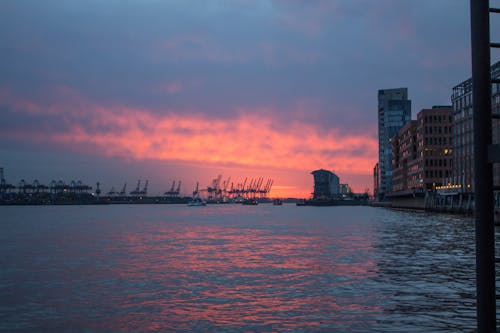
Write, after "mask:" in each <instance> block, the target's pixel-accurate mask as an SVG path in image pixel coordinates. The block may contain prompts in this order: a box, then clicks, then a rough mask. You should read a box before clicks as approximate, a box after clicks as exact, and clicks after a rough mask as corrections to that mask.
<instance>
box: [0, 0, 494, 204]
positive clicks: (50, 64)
mask: <svg viewBox="0 0 500 333" xmlns="http://www.w3.org/2000/svg"><path fill="white" fill-rule="evenodd" d="M492 31H493V30H492ZM0 50H1V51H0V52H1V59H2V61H0V167H3V168H4V173H5V178H6V180H7V182H9V183H13V184H17V182H18V181H20V180H21V179H24V180H26V181H28V182H32V181H33V180H35V179H38V180H39V181H40V182H41V183H45V184H48V183H50V181H51V180H53V179H55V180H59V179H62V180H64V181H66V182H70V181H71V180H82V181H84V182H85V183H87V184H90V185H92V186H94V187H95V183H96V182H100V184H101V189H102V190H103V191H104V192H106V191H108V190H109V189H110V188H111V187H115V189H119V188H121V187H122V186H123V184H124V183H125V182H127V184H128V185H127V186H128V189H129V190H132V189H133V188H134V187H135V185H136V183H137V181H138V180H139V179H140V180H142V182H144V181H145V180H146V179H148V180H149V193H150V194H159V193H162V192H164V191H167V190H168V189H169V188H170V186H171V183H172V181H174V180H176V181H178V180H181V181H182V182H183V185H182V192H183V193H184V194H189V193H191V192H192V190H193V189H194V186H195V184H196V182H199V183H200V187H206V186H208V185H209V184H210V183H211V180H212V179H213V178H216V177H217V176H218V175H219V174H221V175H222V176H223V179H227V178H228V177H231V180H232V181H233V182H234V183H237V182H243V181H244V179H245V178H246V177H248V178H249V179H250V178H252V177H254V178H257V177H264V178H265V179H273V180H274V185H273V190H272V192H271V195H272V196H280V197H308V196H309V195H310V192H311V191H312V187H313V178H312V175H311V174H310V172H311V171H313V170H316V169H321V168H323V169H327V170H331V171H333V172H335V173H336V174H337V175H338V176H339V177H340V181H341V183H348V184H349V185H350V186H351V187H352V188H353V190H354V191H355V192H364V191H365V190H367V189H368V190H369V191H370V192H371V191H372V188H373V179H372V173H373V166H374V165H375V163H376V162H377V159H378V142H377V92H378V90H379V89H387V88H399V87H407V88H408V92H409V98H410V99H411V100H412V113H413V117H415V116H416V114H417V112H418V111H419V110H421V109H423V108H430V107H432V106H433V105H449V104H450V95H451V90H452V88H453V86H455V85H457V84H459V83H460V82H462V81H464V80H466V79H468V78H469V77H470V73H471V72H470V32H469V1H466V0H438V1H437V0H418V1H416V0H378V1H373V0H356V1H348V0H203V1H202V0H176V1H174V0H172V1H169V0H161V1H160V0H142V1H139V0H136V1H131V0H107V1H102V0H85V1H83V0H79V1H77V0H65V1H59V0H57V1H54V0H45V1H38V0H22V1H19V0H2V1H1V2H0Z"/></svg>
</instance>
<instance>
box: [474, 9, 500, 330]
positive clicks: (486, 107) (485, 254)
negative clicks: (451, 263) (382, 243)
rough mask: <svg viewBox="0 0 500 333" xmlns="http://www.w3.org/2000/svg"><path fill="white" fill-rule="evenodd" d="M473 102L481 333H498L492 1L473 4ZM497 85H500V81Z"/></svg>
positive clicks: (499, 154)
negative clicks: (492, 101)
mask: <svg viewBox="0 0 500 333" xmlns="http://www.w3.org/2000/svg"><path fill="white" fill-rule="evenodd" d="M470 10H471V13H470V17H471V44H472V45H471V50H472V102H473V105H472V107H473V129H474V136H473V138H474V150H473V152H474V182H475V193H474V195H475V203H474V216H475V224H476V228H475V229H476V290H477V332H478V333H491V332H495V331H496V287H495V261H496V259H495V227H494V211H493V210H494V202H493V200H494V194H493V190H494V188H493V163H499V162H500V146H499V145H498V144H497V145H492V117H495V118H496V119H498V118H500V117H498V116H497V115H496V114H492V110H491V91H492V89H491V84H492V79H491V72H490V64H491V48H500V43H492V42H491V41H490V13H500V9H498V8H490V3H489V0H470ZM494 81H495V82H493V83H495V84H498V83H500V81H499V80H498V79H495V80H494Z"/></svg>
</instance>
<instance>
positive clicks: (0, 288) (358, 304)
mask: <svg viewBox="0 0 500 333" xmlns="http://www.w3.org/2000/svg"><path fill="white" fill-rule="evenodd" d="M0 217H1V219H0V253H1V256H0V267H1V268H0V331H2V332H154V331H160V332H189V331H194V332H283V331H287V332H288V331H291V332H470V331H473V329H474V327H475V302H474V293H475V291H474V290H475V282H474V276H475V273H474V239H473V221H472V220H471V219H467V218H463V217H455V216H446V215H432V214H425V213H411V212H397V211H390V210H386V209H383V208H371V207H296V206H292V205H284V206H272V205H259V206H241V205H219V206H217V205H213V206H207V207H187V206H180V205H179V206H178V205H151V206H150V205H136V206H81V207H80V206H59V207H58V206H40V207H0Z"/></svg>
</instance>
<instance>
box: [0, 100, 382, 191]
mask: <svg viewBox="0 0 500 333" xmlns="http://www.w3.org/2000/svg"><path fill="white" fill-rule="evenodd" d="M4 97H5V94H4ZM63 100H66V102H61V103H60V104H52V105H50V106H44V105H40V104H37V103H34V102H30V101H23V100H19V99H16V100H15V101H14V102H13V103H11V104H12V105H15V107H16V108H18V109H19V110H24V111H27V112H30V113H37V114H43V113H46V114H51V115H54V114H60V115H64V117H65V119H66V122H67V123H69V126H68V127H66V128H60V129H59V128H55V129H54V130H52V131H50V132H49V133H44V134H43V135H39V136H38V137H37V139H38V140H44V141H47V142H52V143H57V144H61V145H63V146H66V147H71V148H72V149H76V150H79V149H84V150H89V149H91V150H92V151H93V152H95V153H98V154H101V155H104V156H108V157H122V158H128V159H138V160H145V159H151V160H164V161H186V162H197V163H200V164H204V163H208V164H215V165H235V166H242V167H251V168H260V169H265V170H268V169H272V170H284V169H286V170H291V171H302V172H304V174H306V175H307V177H308V179H309V178H311V176H310V175H308V173H309V171H311V170H314V169H318V168H326V169H330V170H333V171H334V172H336V173H337V174H338V175H339V176H340V177H341V180H342V179H346V177H348V178H349V176H351V178H352V177H353V176H355V175H364V176H368V175H371V170H372V168H373V164H374V161H375V160H376V154H377V142H376V140H375V139H374V138H373V137H372V136H370V135H345V134H342V133H341V131H340V130H338V129H336V128H332V129H330V130H328V131H326V130H324V129H321V127H320V126H316V125H314V124H307V123H302V122H296V121H290V122H288V123H286V124H284V123H279V122H277V121H276V120H275V119H273V118H272V117H271V116H262V115H254V114H252V113H251V112H249V110H244V111H242V110H236V111H237V112H236V113H237V114H238V115H237V116H235V117H233V118H212V117H210V116H208V115H205V114H202V113H199V114H190V115H181V114H180V112H174V111H172V110H166V111H165V112H163V113H162V112H160V111H159V110H147V109H142V108H133V107H128V106H123V105H111V106H104V105H97V104H94V103H91V102H89V101H85V100H82V99H78V98H76V99H71V98H68V99H63ZM75 101H77V102H75ZM67 103H70V104H69V105H68V104H67ZM71 103H76V104H73V105H72V104H71ZM261 111H262V110H261ZM258 113H259V114H262V112H258ZM266 114H268V115H270V114H273V110H267V112H266ZM11 134H12V135H15V134H16V133H11ZM17 134H19V133H17ZM4 135H8V134H5V133H4ZM22 135H26V137H33V135H34V134H33V133H23V134H22ZM16 136H17V135H16ZM309 181H310V182H311V183H312V178H311V179H309ZM280 185H281V187H280ZM351 185H352V184H351ZM357 185H358V186H357ZM367 185H371V184H370V183H369V184H366V181H364V183H363V184H355V186H357V187H358V190H364V188H366V187H368V186H367ZM294 187H295V184H294V183H293V180H290V181H289V182H288V183H287V184H276V187H275V190H276V191H275V194H276V195H278V194H277V193H279V194H280V195H281V194H283V196H285V194H286V193H290V192H294V191H298V189H294ZM361 187H362V188H361ZM300 191H301V192H302V193H304V191H306V193H309V192H310V189H309V188H308V189H307V190H305V189H304V188H303V187H302V188H301V189H300Z"/></svg>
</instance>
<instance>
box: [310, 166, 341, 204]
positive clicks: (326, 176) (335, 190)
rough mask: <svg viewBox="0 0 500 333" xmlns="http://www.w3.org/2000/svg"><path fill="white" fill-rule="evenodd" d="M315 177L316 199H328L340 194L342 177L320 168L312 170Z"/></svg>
mask: <svg viewBox="0 0 500 333" xmlns="http://www.w3.org/2000/svg"><path fill="white" fill-rule="evenodd" d="M311 174H312V175H313V177H314V193H313V199H314V200H326V199H332V198H336V197H338V196H339V195H340V179H339V177H338V176H337V175H336V174H334V173H333V172H331V171H328V170H324V169H319V170H315V171H313V172H311Z"/></svg>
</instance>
